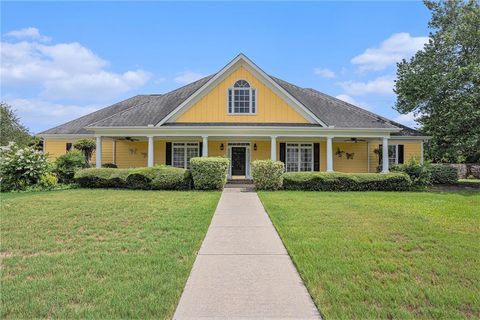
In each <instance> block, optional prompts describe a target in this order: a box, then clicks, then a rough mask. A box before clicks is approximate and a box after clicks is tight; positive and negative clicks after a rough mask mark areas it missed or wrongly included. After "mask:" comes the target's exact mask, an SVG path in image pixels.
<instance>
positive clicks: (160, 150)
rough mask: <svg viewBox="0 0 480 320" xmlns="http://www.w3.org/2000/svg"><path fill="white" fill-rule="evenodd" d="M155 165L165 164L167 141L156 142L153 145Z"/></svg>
mask: <svg viewBox="0 0 480 320" xmlns="http://www.w3.org/2000/svg"><path fill="white" fill-rule="evenodd" d="M153 163H154V164H155V165H157V164H158V165H160V164H165V141H164V140H158V141H157V140H155V143H154V144H153Z"/></svg>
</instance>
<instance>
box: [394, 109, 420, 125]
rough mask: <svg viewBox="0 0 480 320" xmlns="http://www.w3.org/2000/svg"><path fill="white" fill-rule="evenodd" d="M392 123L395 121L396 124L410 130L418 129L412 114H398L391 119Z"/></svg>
mask: <svg viewBox="0 0 480 320" xmlns="http://www.w3.org/2000/svg"><path fill="white" fill-rule="evenodd" d="M393 121H396V122H398V123H401V124H403V125H405V126H407V127H410V128H416V127H418V123H417V122H416V121H415V116H414V114H413V112H410V113H407V114H400V115H398V116H397V117H395V118H394V119H393Z"/></svg>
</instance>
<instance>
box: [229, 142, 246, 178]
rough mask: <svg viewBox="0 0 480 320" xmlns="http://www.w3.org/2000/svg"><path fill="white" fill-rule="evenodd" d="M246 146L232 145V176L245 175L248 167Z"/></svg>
mask: <svg viewBox="0 0 480 320" xmlns="http://www.w3.org/2000/svg"><path fill="white" fill-rule="evenodd" d="M245 155H246V148H245V147H232V176H244V175H245V173H246V172H245V167H246V159H245Z"/></svg>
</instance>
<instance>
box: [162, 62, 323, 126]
mask: <svg viewBox="0 0 480 320" xmlns="http://www.w3.org/2000/svg"><path fill="white" fill-rule="evenodd" d="M239 62H240V63H241V62H245V66H247V67H250V68H251V69H252V70H253V71H255V73H257V74H258V75H260V76H261V77H263V78H264V79H265V80H266V81H265V82H266V84H267V85H268V84H269V85H270V86H269V87H270V89H274V91H276V92H277V93H280V95H283V96H284V98H285V97H286V98H287V100H290V101H291V104H293V105H294V106H293V107H295V109H297V110H298V111H301V113H302V115H304V116H305V117H307V118H309V120H311V121H313V122H315V123H318V124H320V125H322V126H324V127H327V125H326V124H325V123H324V122H323V121H321V120H320V119H318V118H317V117H316V116H315V115H314V114H313V113H312V112H311V111H310V110H308V109H307V108H306V107H305V106H304V105H302V104H301V103H300V102H299V101H298V100H297V99H295V98H294V97H293V96H292V95H290V94H289V93H288V92H287V91H286V90H285V89H283V88H282V87H281V86H280V85H278V84H277V83H276V82H275V81H273V79H272V78H270V76H269V75H268V74H266V73H265V72H264V71H263V70H262V69H260V68H259V67H258V66H257V65H255V63H253V62H252V61H251V60H250V59H248V58H247V57H246V56H245V55H244V54H239V55H238V56H237V57H235V58H234V59H233V60H232V61H230V63H228V64H227V65H226V66H225V67H223V68H222V69H221V70H220V71H219V72H217V74H215V76H213V77H212V78H211V79H210V80H208V81H207V82H206V83H205V84H204V85H203V86H202V87H200V88H199V89H198V90H197V91H195V92H194V93H193V94H192V95H191V96H190V97H188V98H187V100H185V101H184V102H183V103H182V104H180V105H179V106H178V107H176V108H175V109H174V110H173V111H172V112H170V113H169V114H168V115H167V116H166V117H165V118H163V119H162V120H161V121H160V122H159V123H158V124H157V125H156V127H160V126H161V125H162V124H164V123H165V122H167V121H169V120H175V119H176V117H178V116H179V112H180V111H181V110H182V109H184V108H185V107H187V106H190V104H191V102H192V101H195V99H196V98H197V97H199V96H200V95H201V94H202V93H203V92H204V91H205V90H207V89H208V88H210V87H213V86H215V85H216V84H217V83H218V82H220V81H221V80H222V79H223V78H225V74H226V73H227V72H228V71H229V70H230V69H232V68H233V67H234V66H235V64H237V63H239Z"/></svg>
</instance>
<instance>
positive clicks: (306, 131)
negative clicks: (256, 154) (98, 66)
mask: <svg viewBox="0 0 480 320" xmlns="http://www.w3.org/2000/svg"><path fill="white" fill-rule="evenodd" d="M390 130H391V129H390ZM390 133H391V132H390V131H388V130H365V129H363V130H345V129H344V130H341V129H334V128H319V127H314V128H312V127H307V128H299V127H283V128H279V127H202V128H195V127H182V128H177V127H160V128H151V127H150V128H146V127H143V128H132V127H130V128H98V129H97V130H95V135H98V136H105V137H119V136H120V137H121V136H131V137H146V136H149V135H154V136H158V137H175V136H186V137H192V136H193V137H201V136H209V137H271V136H277V137H313V138H325V137H328V136H332V137H339V138H340V137H344V138H346V137H349V138H351V137H356V138H376V139H378V138H384V137H387V138H390Z"/></svg>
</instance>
